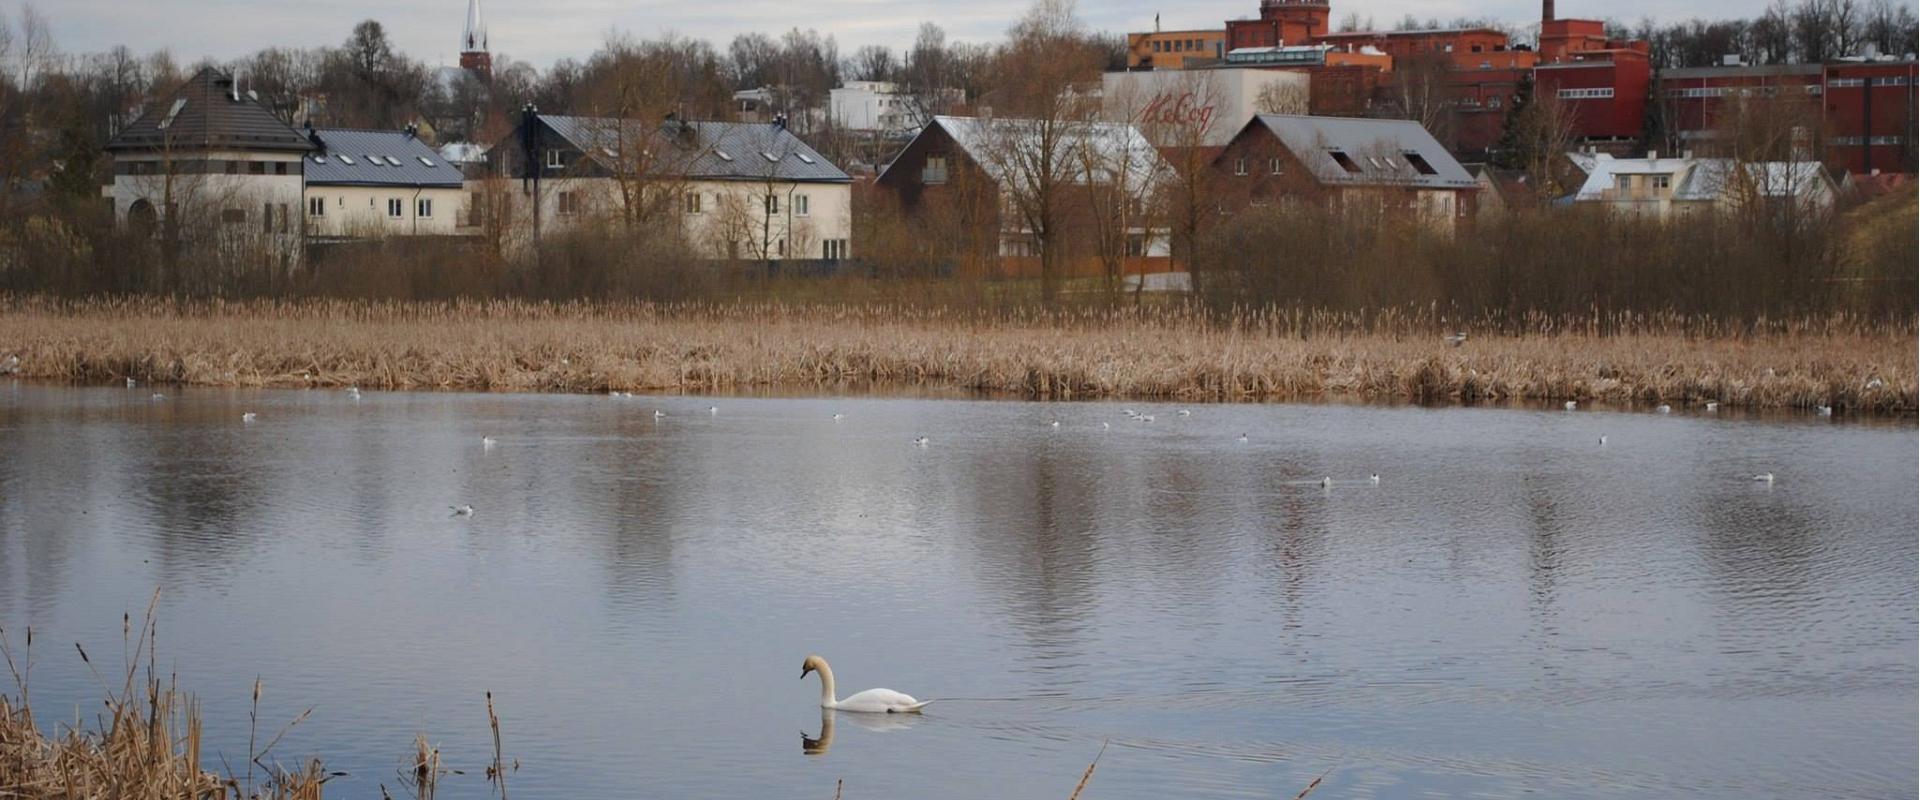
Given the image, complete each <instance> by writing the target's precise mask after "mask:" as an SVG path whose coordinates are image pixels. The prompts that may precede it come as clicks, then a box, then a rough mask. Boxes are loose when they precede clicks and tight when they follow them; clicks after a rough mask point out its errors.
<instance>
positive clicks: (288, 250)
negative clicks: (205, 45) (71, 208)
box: [102, 67, 314, 265]
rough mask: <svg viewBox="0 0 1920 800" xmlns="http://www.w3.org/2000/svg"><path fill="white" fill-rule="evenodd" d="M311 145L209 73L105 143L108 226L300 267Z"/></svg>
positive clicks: (223, 77)
mask: <svg viewBox="0 0 1920 800" xmlns="http://www.w3.org/2000/svg"><path fill="white" fill-rule="evenodd" d="M313 149H314V145H313V143H312V142H309V141H308V140H307V137H305V136H303V135H301V133H300V132H299V131H296V130H294V129H293V128H291V127H289V126H287V125H286V124H285V123H283V122H281V121H280V119H279V118H278V117H276V116H274V114H273V112H272V111H269V110H268V109H267V108H266V107H265V106H263V105H261V104H260V102H259V101H258V100H256V99H254V97H253V96H252V93H250V92H245V91H243V90H242V88H241V87H238V86H236V85H235V82H234V79H233V76H231V75H228V74H226V73H224V72H221V71H219V70H217V69H214V68H212V67H208V68H205V69H202V70H200V72H198V73H196V74H195V75H194V76H193V77H192V78H191V79H189V80H188V81H187V82H186V83H185V84H183V85H182V86H180V88H178V89H176V90H174V92H173V93H172V94H171V95H169V96H167V97H165V98H163V99H161V100H159V101H158V102H156V103H155V104H153V105H152V106H151V107H150V108H149V109H148V110H147V113H145V114H143V115H141V116H140V118H138V119H136V120H134V122H133V123H132V124H130V125H128V126H127V127H126V129H124V130H122V131H121V132H120V134H119V135H117V136H115V137H113V140H112V141H110V142H108V143H107V147H106V150H107V152H108V153H109V154H110V155H112V157H113V183H112V184H111V185H110V186H106V187H104V188H103V189H102V195H103V196H104V197H105V198H106V199H107V200H108V201H109V202H110V203H111V204H112V208H113V215H114V219H115V221H117V222H119V223H121V224H124V225H128V226H131V227H134V228H136V229H140V230H146V231H152V232H154V233H156V234H159V235H162V236H165V237H168V238H173V239H176V240H178V241H181V242H185V243H194V244H205V243H214V244H217V245H220V246H233V247H238V246H241V245H245V246H246V247H247V248H248V249H249V250H251V251H262V252H277V253H278V254H279V255H280V256H281V257H282V258H281V262H282V263H283V264H285V265H291V264H293V263H297V260H298V253H299V245H300V235H301V230H300V224H299V219H300V217H299V213H300V212H299V209H300V206H301V179H302V178H301V164H302V161H303V157H304V156H305V155H306V153H307V152H309V151H311V150H313Z"/></svg>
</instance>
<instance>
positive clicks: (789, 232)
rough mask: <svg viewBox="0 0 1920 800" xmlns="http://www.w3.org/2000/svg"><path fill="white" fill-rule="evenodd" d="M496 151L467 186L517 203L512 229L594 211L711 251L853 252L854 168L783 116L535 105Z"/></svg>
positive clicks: (809, 255)
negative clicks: (630, 114) (538, 108)
mask: <svg viewBox="0 0 1920 800" xmlns="http://www.w3.org/2000/svg"><path fill="white" fill-rule="evenodd" d="M488 152H489V172H490V173H491V176H490V177H483V178H477V179H470V180H469V181H468V189H469V191H470V192H472V193H473V194H474V196H476V197H483V198H486V197H498V198H501V199H502V201H504V202H509V203H511V204H512V205H513V209H512V212H511V215H510V217H511V219H512V221H513V223H512V224H513V228H514V229H515V235H516V237H521V238H527V239H537V238H538V237H540V236H542V235H547V234H552V233H557V232H562V231H565V230H567V229H569V228H571V227H574V226H577V225H581V224H585V223H588V222H597V223H601V224H606V225H629V226H631V225H644V226H646V227H647V229H649V230H654V231H672V232H673V233H674V234H675V235H677V236H679V237H681V239H682V241H683V242H684V243H685V244H686V245H687V246H688V247H689V248H690V249H691V250H692V251H693V252H695V253H697V254H698V255H700V256H702V257H704V258H711V259H750V260H756V261H773V260H783V259H822V260H829V261H836V260H840V259H844V258H848V257H850V256H851V255H852V240H853V179H852V178H851V177H849V176H848V175H847V173H845V172H843V171H841V169H840V168H839V167H836V166H834V165H833V164H832V163H831V162H829V161H828V160H827V159H826V158H825V157H824V156H822V155H820V154H819V153H818V152H815V151H814V149H813V148H811V147H808V146H807V145H806V143H805V142H802V141H800V139H799V137H796V136H794V135H793V133H792V132H790V131H788V130H787V129H786V127H785V126H783V125H781V124H779V123H777V122H773V123H746V122H692V121H683V120H677V119H669V120H667V121H666V122H664V123H661V124H659V125H653V124H649V123H644V122H641V121H639V120H631V119H627V120H621V119H610V118H599V117H572V116H561V115H552V114H531V115H528V116H526V117H525V118H523V119H522V121H521V124H520V126H519V127H518V128H516V129H515V131H514V132H513V133H512V134H511V135H510V136H508V137H507V138H506V139H504V140H502V141H501V142H500V143H499V144H497V145H495V146H494V147H493V148H492V149H491V150H489V151H488Z"/></svg>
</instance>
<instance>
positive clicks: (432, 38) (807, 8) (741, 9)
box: [0, 0, 1764, 68]
mask: <svg viewBox="0 0 1920 800" xmlns="http://www.w3.org/2000/svg"><path fill="white" fill-rule="evenodd" d="M482 2H483V4H484V7H485V12H486V17H487V27H488V29H489V31H490V36H491V38H492V44H493V47H492V49H493V51H494V53H495V54H496V55H497V54H501V53H505V54H507V55H510V56H512V57H514V58H517V59H521V60H525V61H529V62H532V63H533V64H534V65H535V66H538V67H541V68H545V67H546V66H548V65H550V64H552V63H553V62H554V61H555V60H558V59H560V58H566V57H571V58H575V59H579V60H585V59H586V57H587V56H588V55H590V54H591V53H592V52H593V51H594V50H595V49H597V48H598V47H599V45H600V43H601V42H602V41H604V40H605V39H606V38H607V34H608V33H609V32H611V31H621V32H626V33H631V34H633V35H635V36H640V37H651V36H657V35H659V34H661V33H663V32H668V31H671V32H674V33H678V34H681V35H685V36H691V37H696V38H703V39H707V40H708V41H711V42H713V43H714V45H715V46H716V47H719V48H721V49H722V50H724V49H725V47H726V44H727V42H728V41H729V40H731V39H732V38H733V37H734V35H735V34H738V33H744V32H748V31H756V30H757V31H762V32H766V33H771V34H778V33H780V32H782V31H785V30H787V29H789V28H794V27H800V28H814V29H817V30H819V31H820V32H821V33H822V34H829V33H830V34H833V36H834V37H835V39H836V40H837V41H838V42H839V44H840V49H841V52H842V53H843V54H845V53H851V52H852V51H853V49H854V48H856V47H859V46H861V45H867V44H882V45H889V46H892V47H894V48H896V49H899V48H904V47H906V46H907V45H909V44H911V43H912V41H913V37H914V32H915V30H916V29H917V28H918V27H919V24H920V23H921V22H922V21H927V20H931V21H934V22H938V23H940V24H941V25H942V26H944V27H945V28H946V29H947V34H948V37H949V38H950V39H956V40H962V41H990V40H994V39H998V38H999V37H1000V36H1002V35H1003V34H1004V33H1005V31H1006V29H1007V27H1008V26H1009V25H1011V24H1012V23H1013V21H1014V20H1016V19H1018V18H1019V17H1020V15H1021V14H1022V13H1023V12H1024V11H1025V10H1026V8H1027V6H1028V5H1029V4H1030V0H958V1H955V2H945V3H942V2H933V0H730V1H729V2H726V3H701V2H686V1H685V0H482ZM35 5H36V7H37V8H38V9H39V11H40V12H41V13H42V14H43V15H45V16H46V17H48V19H49V20H50V21H51V23H52V27H53V33H54V38H55V40H56V41H57V42H58V44H59V46H60V48H61V49H62V50H63V51H65V52H98V51H102V50H105V49H107V48H110V47H112V46H114V45H117V44H124V45H127V46H128V47H130V48H132V49H133V50H134V51H136V52H140V53H145V52H148V51H151V50H157V49H160V48H163V47H165V48H171V49H172V50H173V52H174V55H175V56H176V58H177V59H178V60H179V61H181V62H183V63H191V62H192V61H194V60H197V59H198V58H200V57H201V56H212V57H214V58H217V59H221V60H225V59H230V58H235V57H238V56H242V55H245V54H248V53H251V52H253V51H256V50H259V49H261V48H264V47H269V46H281V47H312V46H316V45H338V44H339V43H341V42H342V41H345V40H346V38H347V34H348V32H349V31H350V30H351V29H352V28H353V25H354V23H356V22H359V21H360V20H362V19H367V18H373V19H378V20H380V22H381V23H382V24H384V25H385V26H386V29H387V35H388V36H389V37H390V38H391V39H392V40H393V42H394V43H395V45H396V46H397V47H398V48H399V49H400V50H402V51H404V52H406V53H407V54H408V55H410V56H412V57H414V58H416V59H420V60H422V61H425V62H426V63H428V64H429V65H433V64H440V63H446V64H453V63H455V62H456V61H457V60H458V56H459V40H460V34H461V27H462V23H463V21H464V19H465V16H466V5H467V0H39V2H37V3H36V4H35ZM20 6H21V2H20V0H0V13H5V14H6V15H7V16H8V17H9V18H12V17H13V16H14V14H15V13H17V11H18V9H19V7H20ZM1258 7H1259V2H1258V0H1199V1H1198V2H1196V1H1195V0H1181V2H1170V1H1169V0H1080V3H1079V11H1080V16H1081V18H1082V19H1084V20H1085V21H1086V22H1087V23H1088V25H1089V26H1090V27H1092V28H1095V29H1098V30H1106V31H1111V32H1116V33H1117V32H1125V31H1137V30H1150V29H1151V28H1152V27H1153V17H1154V14H1155V13H1156V12H1159V13H1160V14H1161V23H1162V26H1163V27H1165V28H1167V29H1170V30H1171V29H1176V28H1217V27H1222V22H1223V21H1224V20H1227V19H1238V18H1245V17H1252V16H1255V15H1256V14H1257V12H1258ZM1763 7H1764V3H1763V2H1762V0H1558V8H1559V14H1560V16H1563V17H1602V18H1605V17H1611V18H1614V19H1619V20H1622V21H1634V20H1638V19H1640V18H1641V17H1648V16H1650V17H1652V18H1654V19H1656V20H1661V21H1667V20H1674V19H1685V18H1689V17H1696V16H1697V17H1706V18H1728V17H1749V16H1754V15H1756V14H1758V13H1760V11H1761V9H1762V8H1763ZM1539 9H1540V6H1539V3H1538V1H1537V0H1482V1H1481V2H1473V0H1363V1H1362V2H1342V0H1333V16H1334V19H1335V20H1336V21H1337V20H1339V19H1340V18H1341V17H1343V16H1344V15H1346V14H1347V12H1349V11H1355V12H1358V13H1359V14H1360V15H1361V16H1362V17H1363V18H1364V17H1369V16H1370V17H1372V18H1373V19H1374V20H1375V21H1376V22H1378V23H1379V24H1380V25H1381V26H1386V25H1388V24H1390V23H1391V22H1392V21H1393V20H1397V19H1399V18H1401V17H1402V16H1404V15H1406V14H1408V13H1412V14H1414V15H1416V16H1418V17H1419V18H1421V19H1427V18H1429V17H1437V18H1439V19H1441V20H1442V21H1445V20H1447V19H1450V18H1453V17H1460V16H1475V17H1478V16H1493V17H1496V18H1498V19H1501V20H1504V21H1506V22H1509V23H1513V24H1523V23H1526V22H1530V21H1532V20H1535V19H1538V18H1539V14H1540V10H1539Z"/></svg>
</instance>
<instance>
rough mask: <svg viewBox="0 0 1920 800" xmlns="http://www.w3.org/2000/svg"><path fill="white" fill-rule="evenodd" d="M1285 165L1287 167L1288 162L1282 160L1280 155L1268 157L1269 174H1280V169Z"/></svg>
mask: <svg viewBox="0 0 1920 800" xmlns="http://www.w3.org/2000/svg"><path fill="white" fill-rule="evenodd" d="M1285 167H1286V164H1285V163H1284V162H1282V161H1281V160H1280V157H1279V156H1273V157H1272V158H1269V159H1267V174H1268V175H1278V174H1280V171H1281V170H1282V169H1284V168H1285Z"/></svg>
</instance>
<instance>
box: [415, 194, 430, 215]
mask: <svg viewBox="0 0 1920 800" xmlns="http://www.w3.org/2000/svg"><path fill="white" fill-rule="evenodd" d="M413 215H414V216H416V217H419V218H421V219H432V218H433V198H431V197H422V198H420V199H419V200H417V201H415V202H414V204H413Z"/></svg>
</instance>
